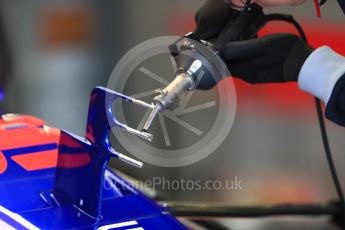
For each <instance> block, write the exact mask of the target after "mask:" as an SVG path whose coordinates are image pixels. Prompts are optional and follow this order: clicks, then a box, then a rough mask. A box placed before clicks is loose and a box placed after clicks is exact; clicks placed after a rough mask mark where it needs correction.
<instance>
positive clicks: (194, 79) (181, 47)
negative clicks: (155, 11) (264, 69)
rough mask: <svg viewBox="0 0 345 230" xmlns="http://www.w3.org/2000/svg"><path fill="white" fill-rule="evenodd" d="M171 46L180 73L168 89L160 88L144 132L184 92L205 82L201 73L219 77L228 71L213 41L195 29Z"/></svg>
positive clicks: (204, 76) (211, 77)
mask: <svg viewBox="0 0 345 230" xmlns="http://www.w3.org/2000/svg"><path fill="white" fill-rule="evenodd" d="M169 49H170V52H171V54H172V55H173V57H174V58H175V62H176V65H177V72H176V77H175V79H174V80H173V81H172V82H171V83H170V84H169V85H168V86H166V87H165V88H164V89H159V90H157V93H158V95H157V96H156V97H154V99H153V104H154V107H153V110H152V112H151V114H150V115H149V117H148V119H147V121H146V123H145V124H144V126H143V128H142V130H143V131H144V132H146V131H147V130H148V129H149V128H150V126H151V125H152V122H153V120H154V119H155V117H156V116H157V114H158V113H159V112H162V111H164V110H166V109H169V108H170V107H171V106H172V105H173V104H174V102H175V101H176V100H177V99H178V97H179V96H180V95H181V94H182V93H184V92H186V91H190V90H194V89H195V87H196V85H197V84H202V81H203V80H202V79H200V76H201V75H202V78H203V79H214V80H215V81H218V80H219V79H221V78H223V77H225V76H224V75H225V73H228V71H227V70H226V67H225V65H224V63H223V62H222V61H221V59H220V58H219V57H218V55H217V53H218V52H217V51H216V50H215V48H214V47H213V45H212V44H210V43H208V42H205V41H202V40H199V39H198V38H197V37H196V36H195V35H194V34H193V33H189V34H187V35H185V36H183V37H182V38H180V39H179V40H178V41H176V43H175V44H173V45H171V46H170V47H169ZM207 75H211V76H207Z"/></svg>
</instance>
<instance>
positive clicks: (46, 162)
mask: <svg viewBox="0 0 345 230" xmlns="http://www.w3.org/2000/svg"><path fill="white" fill-rule="evenodd" d="M11 159H12V160H13V161H15V162H16V163H17V164H19V165H20V166H22V167H23V168H24V169H25V170H27V171H33V170H40V169H47V168H54V167H55V166H56V161H57V150H48V151H42V152H37V153H27V154H22V155H15V156H11Z"/></svg>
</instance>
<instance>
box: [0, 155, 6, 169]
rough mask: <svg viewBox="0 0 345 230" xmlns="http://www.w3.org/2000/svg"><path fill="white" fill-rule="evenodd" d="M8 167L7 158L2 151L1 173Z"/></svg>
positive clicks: (0, 156) (0, 159) (0, 160)
mask: <svg viewBox="0 0 345 230" xmlns="http://www.w3.org/2000/svg"><path fill="white" fill-rule="evenodd" d="M6 169H7V160H6V157H5V156H4V154H3V153H2V152H1V151H0V174H2V173H4V172H5V171H6Z"/></svg>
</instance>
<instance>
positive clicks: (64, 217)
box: [0, 87, 186, 229]
mask: <svg viewBox="0 0 345 230" xmlns="http://www.w3.org/2000/svg"><path fill="white" fill-rule="evenodd" d="M117 99H120V100H128V101H131V98H129V97H126V96H124V95H122V94H118V93H116V92H113V91H110V90H108V89H105V88H102V87H97V88H95V89H94V90H93V92H92V94H91V99H90V106H89V113H88V120H87V129H86V136H85V138H82V137H78V136H76V135H74V134H72V133H69V132H67V131H65V130H61V134H60V142H59V143H49V144H44V145H37V146H26V147H24V148H17V149H7V150H5V151H2V152H3V154H4V155H5V156H6V158H7V159H9V158H10V157H11V156H13V155H17V154H23V153H32V152H40V151H45V150H54V149H56V148H58V159H57V167H54V168H47V169H42V170H36V171H26V170H24V169H23V168H22V167H20V166H19V165H17V164H15V163H14V162H13V161H8V168H7V170H6V172H4V173H3V174H1V175H0V182H1V183H0V205H1V206H2V207H5V208H6V209H8V210H10V211H11V212H14V213H17V214H19V215H20V216H21V217H23V218H25V219H26V220H28V221H29V222H30V223H32V224H33V225H35V226H36V227H38V228H40V229H97V228H98V227H100V226H104V225H110V224H115V223H122V222H129V223H131V225H130V227H119V228H112V229H128V228H139V227H142V228H144V229H186V228H185V227H184V226H183V225H182V224H180V223H179V222H178V221H177V220H176V219H175V218H174V217H172V216H170V215H169V214H168V213H167V212H166V210H164V209H163V208H162V207H160V206H158V205H157V204H156V203H155V202H154V201H152V200H150V199H149V198H147V197H146V196H145V195H143V194H142V193H140V192H139V191H137V190H136V189H134V188H132V187H131V186H130V185H129V184H128V182H126V181H125V180H123V179H122V178H121V177H119V176H118V175H116V174H115V173H113V172H112V171H110V170H108V169H106V166H107V163H108V161H109V159H110V158H112V157H116V156H117V153H116V151H115V150H114V149H113V148H112V147H111V145H110V142H109V139H108V135H109V131H110V128H111V127H113V126H117V127H118V126H120V127H121V124H120V123H118V122H117V120H116V118H115V117H114V115H113V113H112V111H111V105H112V101H113V100H117ZM108 121H110V122H108ZM18 128H25V126H24V127H18ZM57 144H58V145H57ZM0 215H1V213H0ZM131 221H132V222H133V221H134V223H132V222H131ZM8 222H11V220H10V219H9V220H8ZM12 224H15V223H12Z"/></svg>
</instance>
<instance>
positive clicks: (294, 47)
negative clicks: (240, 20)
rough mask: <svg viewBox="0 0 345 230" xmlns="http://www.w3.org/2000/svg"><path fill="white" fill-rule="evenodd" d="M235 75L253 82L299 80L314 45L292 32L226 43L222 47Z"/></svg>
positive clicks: (223, 56)
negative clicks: (311, 45)
mask: <svg viewBox="0 0 345 230" xmlns="http://www.w3.org/2000/svg"><path fill="white" fill-rule="evenodd" d="M220 52H221V56H222V58H223V60H225V61H226V63H227V66H228V69H229V71H230V73H231V75H232V76H235V77H238V78H241V79H243V80H245V81H247V82H250V83H268V82H289V81H297V79H298V75H299V72H300V70H301V68H302V66H303V64H304V62H305V60H306V59H307V58H308V56H309V55H310V54H311V53H312V52H313V49H312V48H311V47H310V46H309V45H308V44H306V42H304V41H303V40H302V39H301V38H300V37H298V36H296V35H293V34H272V35H268V36H264V37H261V38H256V39H249V40H246V41H236V42H230V43H228V44H226V45H225V46H224V47H223V48H222V50H220Z"/></svg>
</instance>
